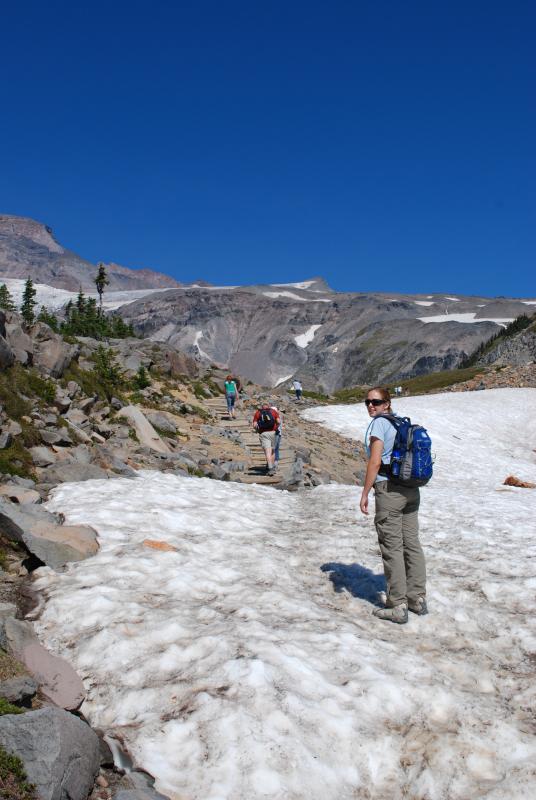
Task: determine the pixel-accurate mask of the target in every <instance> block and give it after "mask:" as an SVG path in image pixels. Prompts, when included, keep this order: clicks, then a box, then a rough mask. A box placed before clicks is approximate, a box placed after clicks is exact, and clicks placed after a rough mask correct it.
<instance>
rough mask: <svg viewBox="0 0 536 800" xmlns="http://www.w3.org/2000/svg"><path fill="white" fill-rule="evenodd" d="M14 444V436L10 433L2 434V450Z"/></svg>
mask: <svg viewBox="0 0 536 800" xmlns="http://www.w3.org/2000/svg"><path fill="white" fill-rule="evenodd" d="M12 444H13V436H12V434H11V433H10V432H9V431H2V433H0V450H5V449H6V448H7V447H11V445H12Z"/></svg>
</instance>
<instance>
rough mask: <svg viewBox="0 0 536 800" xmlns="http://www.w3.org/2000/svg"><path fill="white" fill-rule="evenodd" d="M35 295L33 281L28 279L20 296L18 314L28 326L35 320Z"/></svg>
mask: <svg viewBox="0 0 536 800" xmlns="http://www.w3.org/2000/svg"><path fill="white" fill-rule="evenodd" d="M36 294H37V292H36V290H35V288H34V285H33V281H32V279H31V278H28V279H27V281H26V283H25V284H24V292H23V294H22V305H21V307H20V313H21V314H22V318H23V320H24V321H25V322H27V323H28V325H31V324H32V322H33V321H34V319H35V313H34V308H35V306H36V302H35V295H36Z"/></svg>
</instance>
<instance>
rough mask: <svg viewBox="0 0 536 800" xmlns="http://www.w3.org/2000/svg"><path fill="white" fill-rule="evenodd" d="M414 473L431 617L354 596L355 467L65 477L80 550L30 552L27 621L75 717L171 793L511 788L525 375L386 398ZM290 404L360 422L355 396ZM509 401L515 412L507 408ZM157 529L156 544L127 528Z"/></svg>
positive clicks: (519, 793)
mask: <svg viewBox="0 0 536 800" xmlns="http://www.w3.org/2000/svg"><path fill="white" fill-rule="evenodd" d="M397 410H398V411H399V412H400V413H404V414H409V415H410V416H411V417H414V418H415V420H418V421H420V422H422V423H423V424H425V425H426V426H427V427H428V429H429V431H430V433H431V435H432V439H433V442H434V447H435V450H436V455H437V459H436V476H435V477H434V479H433V481H432V483H431V484H430V485H429V486H428V487H426V488H425V489H423V490H422V514H421V528H422V539H423V544H424V548H425V552H426V557H427V562H428V571H429V605H430V610H431V613H430V615H429V616H428V617H424V618H422V619H421V618H417V617H414V616H411V619H410V622H409V624H408V625H406V626H402V627H397V626H394V625H389V624H388V623H384V622H381V621H379V620H376V619H375V618H373V617H372V616H371V610H372V607H373V606H372V603H373V602H374V598H375V595H376V592H377V591H378V590H379V589H381V588H382V586H383V580H382V575H381V559H380V557H379V553H378V547H377V542H376V536H375V532H374V527H373V522H372V519H371V518H370V517H369V518H366V517H363V516H361V515H360V514H359V512H358V501H359V489H357V488H356V487H349V486H339V485H328V486H322V487H318V488H317V489H315V490H313V491H309V492H300V493H296V494H289V493H287V492H280V491H277V490H274V489H271V488H269V487H263V486H255V485H253V486H246V485H239V484H226V483H221V482H218V481H211V480H208V479H198V478H180V477H177V476H173V475H165V474H161V473H151V472H145V473H140V476H139V477H138V478H135V479H123V478H122V479H117V480H113V481H112V480H110V481H86V482H85V483H81V484H62V485H61V486H59V487H58V488H57V489H56V490H55V491H54V493H53V499H52V501H51V502H50V503H49V504H48V507H49V508H51V509H53V510H56V511H61V512H63V513H64V514H65V515H66V518H67V521H68V522H73V523H88V524H90V525H94V526H95V527H96V529H97V530H98V533H99V537H100V546H101V549H100V551H99V553H98V554H97V555H96V556H95V557H94V558H92V559H89V560H87V561H81V562H78V563H74V564H71V565H69V567H68V568H67V570H66V571H65V572H64V573H61V574H57V573H54V572H53V571H52V570H50V569H47V568H41V569H40V570H37V571H36V573H34V574H35V576H36V587H37V589H40V590H42V591H43V592H44V593H45V595H46V597H47V601H46V603H45V606H44V610H43V612H42V615H41V618H40V619H39V620H38V621H37V623H36V624H37V627H38V632H39V634H40V636H41V638H42V639H43V641H44V642H45V643H46V644H47V645H48V646H49V647H50V648H51V649H53V650H54V652H56V653H58V654H61V655H63V656H65V657H66V658H68V659H69V660H70V661H71V662H72V663H73V664H74V666H75V667H76V669H77V670H78V671H79V673H80V674H81V675H82V677H83V679H84V682H85V685H86V688H87V691H88V699H87V701H86V702H85V703H84V705H83V708H82V710H83V712H84V714H86V715H87V716H88V718H89V719H90V721H91V723H92V724H93V725H95V726H98V727H99V728H101V729H103V730H104V731H106V732H108V734H110V735H111V736H113V737H117V738H119V739H120V740H122V741H123V742H124V743H125V746H126V747H128V749H129V750H130V752H131V753H132V754H133V756H134V758H135V759H136V761H137V763H138V764H139V765H140V766H143V767H144V768H145V769H147V770H148V771H149V772H151V773H152V774H154V775H155V776H156V788H157V789H159V790H160V791H162V792H164V793H166V794H169V795H170V796H171V797H173V798H175V799H176V800H178V798H188V800H260V798H266V797H270V798H275V799H276V800H303V798H305V797H307V798H310V800H343V799H347V800H350V798H365V797H367V798H369V800H384V799H385V798H386V797H390V798H396V800H398V798H401V797H408V798H410V797H411V798H427V800H467V798H476V797H479V798H488V800H514V798H515V800H518V798H519V800H520V799H521V798H528V797H530V796H532V794H533V790H534V786H535V785H536V767H535V764H536V740H535V738H534V727H533V721H534V712H535V704H536V686H535V680H534V678H535V661H534V657H535V654H536V614H535V603H534V590H535V588H536V578H535V575H534V563H535V559H536V545H535V536H534V534H535V533H536V530H535V519H536V491H530V490H524V489H515V488H507V487H504V486H501V483H502V480H503V479H504V477H505V476H506V475H507V474H508V473H510V472H513V473H515V474H516V475H518V476H519V477H522V478H529V479H531V480H534V479H535V474H534V473H535V463H534V462H535V459H534V454H533V453H532V450H531V448H532V447H533V446H534V442H535V440H536V390H534V389H517V390H516V389H504V390H488V391H485V392H473V393H470V394H462V393H453V394H442V395H437V396H427V397H415V398H404V399H402V400H400V401H398V402H397ZM306 416H307V417H308V418H309V419H316V420H319V421H322V423H323V424H326V425H328V426H329V427H331V428H333V429H336V430H339V431H340V432H342V433H343V434H344V435H346V436H353V437H355V438H359V437H362V434H363V432H364V429H365V425H366V423H367V416H366V412H365V409H364V406H363V405H360V406H338V407H335V406H334V407H329V408H323V409H315V410H314V411H310V412H308V413H307V414H306ZM520 422H522V424H520ZM146 539H153V540H154V539H156V540H160V541H162V542H166V543H167V544H169V545H172V546H173V547H174V548H175V550H172V551H170V552H165V551H157V550H154V549H151V548H148V547H146V546H144V544H143V542H144V540H146Z"/></svg>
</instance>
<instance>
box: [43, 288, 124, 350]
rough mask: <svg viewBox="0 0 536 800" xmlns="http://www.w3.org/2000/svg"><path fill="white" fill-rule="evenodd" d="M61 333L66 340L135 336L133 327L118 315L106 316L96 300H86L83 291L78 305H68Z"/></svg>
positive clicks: (70, 302) (77, 301) (80, 293)
mask: <svg viewBox="0 0 536 800" xmlns="http://www.w3.org/2000/svg"><path fill="white" fill-rule="evenodd" d="M101 300H102V298H101ZM51 327H52V326H51ZM60 333H61V334H62V336H64V337H65V338H66V337H67V336H89V337H91V338H92V339H104V338H112V339H125V338H126V337H127V336H135V333H134V329H133V327H132V325H127V323H126V322H124V320H123V319H122V318H121V317H120V316H119V315H117V314H112V315H111V316H108V317H106V316H104V314H103V313H102V309H100V308H97V301H96V300H95V298H94V297H87V298H86V296H85V295H84V293H83V292H82V291H80V292H79V293H78V297H77V299H76V303H73V302H72V301H69V302H68V303H67V305H66V307H65V321H64V322H62V323H61V325H60Z"/></svg>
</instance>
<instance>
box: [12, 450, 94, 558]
mask: <svg viewBox="0 0 536 800" xmlns="http://www.w3.org/2000/svg"><path fill="white" fill-rule="evenodd" d="M65 466H70V467H74V466H76V465H74V464H71V465H65ZM89 466H91V465H89ZM0 525H1V526H2V533H3V534H4V535H5V536H7V537H8V538H9V539H11V540H12V541H16V542H19V543H22V544H24V545H25V547H26V548H27V549H28V550H29V551H30V553H33V554H34V555H35V556H36V557H37V558H38V559H39V560H40V561H42V562H43V564H46V565H47V566H48V567H51V568H52V569H60V568H61V567H63V566H65V564H67V563H68V562H70V561H82V560H83V559H85V558H89V557H90V556H92V555H95V553H96V552H97V550H98V544H97V534H96V533H95V531H94V530H93V528H90V527H89V526H88V525H59V524H58V519H57V517H55V516H54V514H50V512H48V511H47V510H46V509H44V508H43V507H42V506H40V505H26V506H18V505H16V504H15V503H11V502H10V501H9V500H6V499H4V498H2V497H0Z"/></svg>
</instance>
